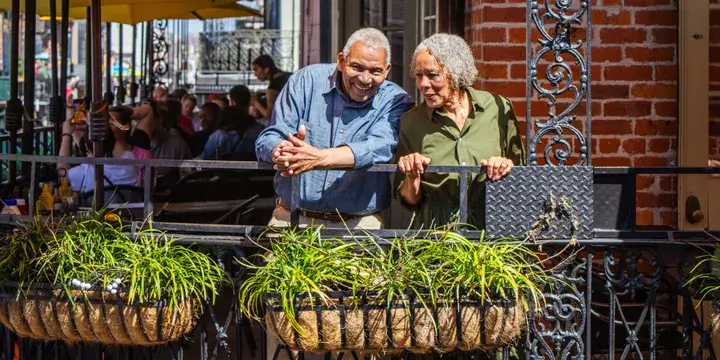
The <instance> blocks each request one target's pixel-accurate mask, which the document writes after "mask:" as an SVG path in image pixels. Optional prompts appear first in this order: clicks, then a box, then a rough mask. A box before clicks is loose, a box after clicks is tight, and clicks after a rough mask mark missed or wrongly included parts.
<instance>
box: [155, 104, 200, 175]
mask: <svg viewBox="0 0 720 360" xmlns="http://www.w3.org/2000/svg"><path fill="white" fill-rule="evenodd" d="M156 109H157V110H156V112H155V120H154V121H155V125H154V126H155V128H156V131H155V133H154V136H153V137H152V139H151V144H150V152H151V153H152V156H153V158H154V159H167V160H186V159H190V158H191V155H192V154H191V151H190V145H189V138H190V135H188V134H186V133H184V132H183V131H182V130H178V128H177V119H178V117H179V116H180V104H179V102H178V101H173V100H167V101H164V102H161V103H158V104H156ZM155 176H156V181H155V184H156V185H157V186H158V187H160V188H163V187H167V186H171V185H172V184H174V183H175V182H177V181H178V180H179V179H180V169H178V168H172V167H158V168H156V169H155Z"/></svg>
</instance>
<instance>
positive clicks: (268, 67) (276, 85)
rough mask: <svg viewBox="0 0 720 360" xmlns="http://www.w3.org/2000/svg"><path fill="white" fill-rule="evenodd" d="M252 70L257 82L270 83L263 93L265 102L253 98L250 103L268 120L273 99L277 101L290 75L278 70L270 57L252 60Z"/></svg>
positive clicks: (259, 57)
mask: <svg viewBox="0 0 720 360" xmlns="http://www.w3.org/2000/svg"><path fill="white" fill-rule="evenodd" d="M252 68H253V72H254V73H255V77H257V79H258V80H260V81H269V82H270V83H269V84H268V87H267V90H266V92H265V101H260V99H255V98H253V100H254V101H253V103H252V105H253V107H254V108H255V109H257V111H258V112H260V115H262V117H263V118H265V119H269V118H270V115H271V114H272V111H273V107H274V106H275V99H277V97H278V95H279V94H280V91H282V89H283V88H284V87H285V84H287V82H288V79H289V78H290V75H292V74H291V73H288V72H284V71H282V70H280V69H278V68H277V66H276V65H275V61H274V60H273V58H272V57H270V55H260V56H258V57H257V58H256V59H255V60H253V62H252Z"/></svg>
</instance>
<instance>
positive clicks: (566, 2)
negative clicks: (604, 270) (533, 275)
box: [525, 0, 614, 359]
mask: <svg viewBox="0 0 720 360" xmlns="http://www.w3.org/2000/svg"><path fill="white" fill-rule="evenodd" d="M526 16H527V17H526V47H527V48H526V51H527V82H526V99H525V100H526V109H525V110H526V117H525V119H526V121H527V127H526V129H527V130H526V131H527V132H526V142H527V154H528V158H527V163H528V165H530V166H538V165H540V164H539V163H538V162H539V158H540V157H541V155H540V154H542V158H543V159H544V160H543V161H544V163H545V164H546V165H550V166H565V165H568V164H575V165H577V166H586V165H587V166H589V165H590V154H591V150H590V146H589V144H591V142H590V115H591V102H590V100H591V96H590V44H591V40H592V28H591V21H590V20H591V0H553V1H550V0H545V1H541V0H528V1H527V13H526ZM573 25H574V27H573ZM580 27H584V28H585V30H586V34H587V35H586V39H585V41H584V42H583V41H582V40H577V41H573V39H572V37H573V34H574V31H576V30H578V29H579V28H580ZM549 29H550V30H549ZM533 31H537V32H538V33H539V34H540V38H539V39H534V38H533ZM583 48H584V49H583ZM582 50H584V51H583V52H582V53H581V51H582ZM573 68H577V69H576V70H577V71H575V73H576V74H579V78H578V79H573ZM538 74H544V76H543V78H542V79H539V76H538ZM566 94H570V95H572V96H571V97H570V99H568V100H566V98H568V97H567V96H563V95H566ZM536 96H537V98H539V99H540V100H545V101H547V104H548V107H549V117H548V118H547V119H544V120H540V119H533V118H532V111H531V110H532V103H533V101H532V100H533V98H534V97H536ZM560 97H563V99H559V98H560ZM583 101H584V102H585V105H586V114H585V119H584V125H585V130H586V131H585V134H583V132H582V131H581V130H579V129H578V127H576V126H575V125H576V121H577V115H576V114H575V111H576V110H577V109H578V107H579V106H580V105H581V104H582V103H583ZM558 103H560V104H562V105H561V106H560V107H558V106H557V105H558ZM546 137H547V138H548V139H547V145H545V147H544V149H538V146H540V144H542V143H543V139H544V138H546ZM575 144H577V148H576V149H575V148H574V145H575ZM575 153H577V155H576V156H574V155H575ZM539 181H542V180H539ZM591 261H592V249H589V251H588V255H587V257H583V258H580V257H578V258H569V259H567V260H565V261H563V264H560V265H559V266H556V267H555V269H553V271H552V278H551V280H550V281H551V282H552V286H550V287H548V288H547V289H546V290H548V291H547V292H546V293H545V294H543V297H544V298H545V299H544V300H545V302H546V303H547V305H546V306H544V307H543V310H542V311H541V313H540V314H534V313H533V312H532V311H531V312H530V314H529V319H528V320H529V331H528V337H527V349H526V357H527V358H528V359H541V358H542V359H555V358H585V359H589V358H590V355H591V354H590V339H591V337H590V319H591V316H590V313H589V312H590V307H589V304H590V302H589V300H590V293H591V281H592V276H591V271H592V266H591ZM543 323H544V324H543ZM610 356H614V355H613V354H611V355H610Z"/></svg>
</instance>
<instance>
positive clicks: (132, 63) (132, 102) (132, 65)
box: [130, 25, 137, 106]
mask: <svg viewBox="0 0 720 360" xmlns="http://www.w3.org/2000/svg"><path fill="white" fill-rule="evenodd" d="M136 48H137V25H133V35H132V49H133V50H132V58H130V68H131V69H132V70H131V71H130V89H131V90H132V87H133V86H135V85H134V84H135V65H136V62H137V61H136V59H135V58H136V57H135V49H136ZM135 95H136V94H134V93H133V92H132V91H131V92H130V105H133V106H135Z"/></svg>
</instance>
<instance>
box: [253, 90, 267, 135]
mask: <svg viewBox="0 0 720 360" xmlns="http://www.w3.org/2000/svg"><path fill="white" fill-rule="evenodd" d="M252 96H253V97H254V98H259V97H260V96H261V94H259V93H253V95H252ZM255 101H257V100H256V99H253V100H250V107H249V108H248V112H249V113H250V115H252V117H254V118H255V121H257V122H258V123H260V124H262V125H263V126H265V127H267V126H268V125H270V120H269V119H267V118H265V117H263V116H262V114H261V113H260V111H259V110H258V109H257V108H256V107H255V105H253V104H254V103H255Z"/></svg>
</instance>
